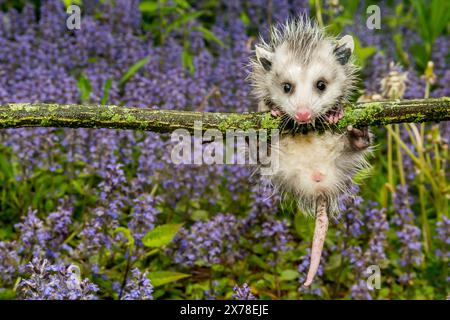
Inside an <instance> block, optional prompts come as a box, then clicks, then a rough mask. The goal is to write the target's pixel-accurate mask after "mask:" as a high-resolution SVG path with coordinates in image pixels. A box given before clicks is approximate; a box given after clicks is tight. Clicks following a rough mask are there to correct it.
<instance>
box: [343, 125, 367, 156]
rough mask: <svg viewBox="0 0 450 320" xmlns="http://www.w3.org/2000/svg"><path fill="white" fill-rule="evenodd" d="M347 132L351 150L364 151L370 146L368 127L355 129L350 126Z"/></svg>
mask: <svg viewBox="0 0 450 320" xmlns="http://www.w3.org/2000/svg"><path fill="white" fill-rule="evenodd" d="M347 132H348V138H349V140H350V144H351V146H352V148H353V149H355V150H364V149H366V148H368V147H369V146H370V135H369V127H364V128H361V129H356V128H353V126H351V125H350V126H348V127H347Z"/></svg>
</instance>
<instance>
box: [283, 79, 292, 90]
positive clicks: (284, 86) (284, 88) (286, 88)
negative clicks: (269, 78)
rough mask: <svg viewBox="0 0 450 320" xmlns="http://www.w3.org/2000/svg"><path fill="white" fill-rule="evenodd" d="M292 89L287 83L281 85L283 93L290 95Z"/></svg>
mask: <svg viewBox="0 0 450 320" xmlns="http://www.w3.org/2000/svg"><path fill="white" fill-rule="evenodd" d="M292 88H293V86H292V84H290V83H288V82H285V83H283V91H284V93H291V92H292Z"/></svg>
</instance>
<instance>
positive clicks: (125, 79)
mask: <svg viewBox="0 0 450 320" xmlns="http://www.w3.org/2000/svg"><path fill="white" fill-rule="evenodd" d="M149 61H150V57H145V58H143V59H141V60H139V61H138V62H136V63H135V64H133V65H132V66H131V67H130V68H129V69H128V70H127V72H125V74H124V75H123V76H122V79H120V81H119V87H123V85H124V84H125V83H127V82H128V80H130V79H131V78H132V77H133V76H134V75H135V74H136V73H137V72H138V71H139V70H140V69H141V68H142V67H143V66H145V65H146V64H147V63H148V62H149Z"/></svg>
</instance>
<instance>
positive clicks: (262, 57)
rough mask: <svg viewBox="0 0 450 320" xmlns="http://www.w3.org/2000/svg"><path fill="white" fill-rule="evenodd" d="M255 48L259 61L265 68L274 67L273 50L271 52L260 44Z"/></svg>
mask: <svg viewBox="0 0 450 320" xmlns="http://www.w3.org/2000/svg"><path fill="white" fill-rule="evenodd" d="M255 50H256V58H257V59H258V61H259V63H261V65H262V66H263V68H264V70H266V71H270V69H271V68H272V58H273V52H270V51H268V50H266V49H264V48H261V47H258V46H256V47H255Z"/></svg>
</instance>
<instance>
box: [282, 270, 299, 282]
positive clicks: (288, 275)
mask: <svg viewBox="0 0 450 320" xmlns="http://www.w3.org/2000/svg"><path fill="white" fill-rule="evenodd" d="M298 276H299V273H298V271H296V270H293V269H288V270H283V271H281V274H280V280H286V281H292V280H295V279H297V278H298Z"/></svg>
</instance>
